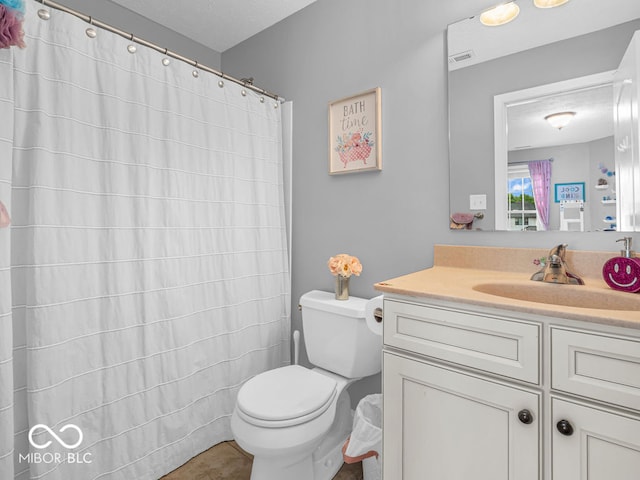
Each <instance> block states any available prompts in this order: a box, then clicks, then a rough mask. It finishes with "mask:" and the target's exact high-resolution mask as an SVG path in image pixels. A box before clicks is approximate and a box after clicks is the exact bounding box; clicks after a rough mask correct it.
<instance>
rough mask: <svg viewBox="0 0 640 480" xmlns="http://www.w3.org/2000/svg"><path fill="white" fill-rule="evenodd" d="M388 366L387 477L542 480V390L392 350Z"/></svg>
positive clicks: (385, 364)
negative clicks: (537, 391)
mask: <svg viewBox="0 0 640 480" xmlns="http://www.w3.org/2000/svg"><path fill="white" fill-rule="evenodd" d="M383 368H384V370H383V372H384V374H383V393H384V414H383V444H384V445H383V455H382V463H383V478H384V479H385V480H386V479H389V480H424V479H441V480H469V479H473V480H539V478H540V476H539V472H540V450H539V447H540V442H539V439H540V421H539V418H540V417H539V411H540V394H539V393H536V392H534V391H531V390H528V389H525V388H519V387H515V386H509V385H507V384H504V383H500V382H497V381H492V380H488V379H485V378H483V377H481V376H478V375H474V374H470V373H465V372H462V371H458V370H455V369H450V368H445V367H442V366H437V365H434V364H431V363H427V362H422V361H419V360H416V359H414V358H412V357H405V356H402V355H399V354H395V353H390V352H384V353H383ZM519 417H521V418H519Z"/></svg>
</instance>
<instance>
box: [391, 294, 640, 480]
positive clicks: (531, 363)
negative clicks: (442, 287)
mask: <svg viewBox="0 0 640 480" xmlns="http://www.w3.org/2000/svg"><path fill="white" fill-rule="evenodd" d="M589 326H593V327H594V328H592V329H590V328H588V327H589ZM614 330H615V331H616V334H615V335H611V334H609V333H608V332H607V329H606V328H603V327H602V326H597V325H587V327H586V328H582V326H581V325H580V323H579V322H571V321H563V320H561V319H556V318H547V317H541V316H539V315H529V314H526V313H519V312H512V311H507V310H496V309H488V308H480V307H477V308H476V307H474V306H473V305H470V304H454V303H451V302H439V301H430V300H429V299H427V298H425V299H424V300H423V299H421V298H419V297H409V296H400V295H398V296H393V295H392V296H387V295H386V294H385V300H384V351H383V393H384V410H383V456H382V459H383V478H384V479H385V480H424V479H427V480H432V479H437V480H468V479H473V480H485V479H486V480H503V479H504V480H613V479H615V480H638V479H640V329H621V328H617V329H615V328H614ZM627 331H628V333H629V335H624V333H626V332H627ZM621 332H622V334H620V333H621Z"/></svg>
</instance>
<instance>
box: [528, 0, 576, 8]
mask: <svg viewBox="0 0 640 480" xmlns="http://www.w3.org/2000/svg"><path fill="white" fill-rule="evenodd" d="M568 1H569V0H533V4H534V5H535V6H536V7H538V8H553V7H559V6H560V5H564V4H565V3H567V2H568Z"/></svg>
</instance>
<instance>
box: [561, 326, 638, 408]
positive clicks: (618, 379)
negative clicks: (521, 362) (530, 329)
mask: <svg viewBox="0 0 640 480" xmlns="http://www.w3.org/2000/svg"><path fill="white" fill-rule="evenodd" d="M551 386H552V388H554V389H556V390H562V391H564V392H569V393H574V394H576V395H581V396H584V397H590V398H593V399H596V400H602V401H604V402H608V403H612V404H615V405H620V406H623V407H628V408H633V409H635V410H640V339H638V338H633V337H612V336H611V337H610V336H606V335H602V334H594V333H587V332H582V331H576V330H567V329H563V328H556V327H552V328H551Z"/></svg>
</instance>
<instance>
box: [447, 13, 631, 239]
mask: <svg viewBox="0 0 640 480" xmlns="http://www.w3.org/2000/svg"><path fill="white" fill-rule="evenodd" d="M518 3H519V5H520V10H521V11H520V15H519V16H518V17H517V18H516V19H515V20H512V21H511V22H509V23H508V24H507V25H503V26H500V27H486V26H484V25H481V24H480V22H479V21H478V18H477V17H472V18H469V19H465V20H463V21H461V22H458V23H456V24H453V25H450V26H449V29H448V46H449V66H450V71H449V115H450V117H449V123H450V142H451V143H450V168H451V176H450V178H451V189H450V192H451V198H450V212H451V214H452V219H453V218H458V219H462V220H463V221H467V222H468V221H471V222H472V224H471V225H472V228H474V229H475V228H478V229H482V230H493V229H498V230H575V231H595V230H616V229H617V230H633V229H634V228H633V226H632V225H631V224H630V223H629V222H627V223H626V224H624V225H619V223H621V222H618V220H617V217H618V215H619V205H618V204H620V203H624V204H626V203H627V202H626V201H625V200H624V198H621V199H619V198H618V197H619V196H620V192H618V191H617V186H616V176H619V172H616V158H615V157H616V156H615V151H616V148H617V146H618V144H619V143H620V140H617V139H616V137H615V133H614V122H613V118H614V96H615V93H614V87H613V84H614V72H616V71H617V70H618V67H619V64H620V62H621V60H622V58H623V55H624V53H625V51H626V49H627V47H628V45H629V43H630V42H631V39H632V37H633V34H634V32H635V31H636V30H639V29H640V19H639V18H638V17H640V2H636V1H635V0H632V1H628V2H627V1H626V0H618V1H616V2H613V3H615V6H616V7H617V8H616V11H615V12H610V14H609V13H607V14H605V13H603V11H602V8H601V7H597V2H594V1H592V0H581V1H580V2H576V1H575V0H574V1H570V2H569V3H566V4H565V5H563V6H562V7H558V8H555V9H544V10H543V9H536V8H535V7H534V6H533V5H532V3H531V5H530V4H529V3H528V2H518ZM610 5H611V4H610ZM576 9H581V11H578V10H576ZM585 9H586V10H585ZM542 14H544V15H547V17H544V20H543V19H542V18H541V17H540V15H542ZM550 14H553V15H551V16H550ZM527 15H530V17H529V18H527ZM576 18H580V19H581V22H576V21H575V19H576ZM569 19H570V20H569ZM630 19H632V20H630ZM543 21H544V25H545V28H544V29H541V28H540V25H542V22H543ZM578 23H580V25H577V24H578ZM531 24H533V26H532V25H531ZM552 26H554V28H552ZM532 28H533V30H531V29H532ZM543 30H544V32H543ZM503 47H505V48H503ZM567 112H568V113H567ZM559 113H565V115H564V117H565V119H566V120H567V121H568V123H567V124H561V125H558V124H555V123H554V124H552V123H551V122H552V121H553V122H555V121H556V120H557V116H556V117H552V116H551V115H552V114H559ZM545 117H547V118H545ZM616 142H617V143H616ZM635 170H636V171H638V173H637V175H638V176H640V167H639V168H636V169H635ZM616 174H618V175H616ZM536 188H537V189H538V195H536V194H535V191H534V190H535V189H536ZM545 188H546V189H547V191H548V193H547V194H546V196H545V195H544V194H543V193H541V192H544V191H545V190H544V189H545ZM623 190H624V189H623ZM536 199H537V202H536ZM630 202H631V203H633V202H634V200H630ZM536 203H537V204H536ZM483 204H486V206H483ZM477 213H482V214H484V218H482V219H479V218H476V217H475V216H474V215H473V214H477ZM634 215H635V213H633V214H631V215H626V216H627V217H629V216H634ZM623 216H624V215H623ZM452 224H453V222H452ZM467 226H469V224H467Z"/></svg>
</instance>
